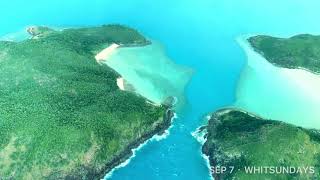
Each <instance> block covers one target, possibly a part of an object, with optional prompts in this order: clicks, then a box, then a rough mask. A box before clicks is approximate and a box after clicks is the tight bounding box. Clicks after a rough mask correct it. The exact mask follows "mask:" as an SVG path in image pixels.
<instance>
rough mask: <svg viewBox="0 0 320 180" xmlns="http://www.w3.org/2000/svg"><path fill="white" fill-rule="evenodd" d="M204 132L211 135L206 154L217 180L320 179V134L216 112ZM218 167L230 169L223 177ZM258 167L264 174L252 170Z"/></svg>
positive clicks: (242, 113) (234, 112) (242, 114)
mask: <svg viewBox="0 0 320 180" xmlns="http://www.w3.org/2000/svg"><path fill="white" fill-rule="evenodd" d="M204 129H206V130H207V134H206V136H205V137H206V142H205V144H204V145H203V148H202V151H203V153H204V154H206V155H207V156H208V157H209V161H210V165H211V166H212V168H213V169H212V175H213V177H214V178H215V179H216V180H221V179H223V180H224V179H319V177H320V171H319V168H320V131H318V130H313V129H304V128H301V127H296V126H293V125H290V124H286V123H283V122H280V121H274V120H266V119H262V118H260V117H257V116H255V115H253V114H250V113H248V112H245V111H242V110H237V109H222V110H220V111H217V112H215V113H214V114H212V115H211V117H210V120H209V124H208V126H206V127H205V128H204ZM216 167H226V171H225V172H223V173H221V172H219V169H218V170H217V169H216ZM254 167H256V168H257V169H259V167H260V168H261V169H260V172H259V170H256V171H255V173H254V171H249V170H248V169H249V168H251V170H252V168H254ZM245 168H247V172H246V169H245ZM263 168H265V169H263ZM281 168H282V169H281ZM290 168H291V169H290ZM272 169H273V170H272ZM287 169H289V172H288V173H287V172H286V170H287ZM213 171H216V173H214V172H213Z"/></svg>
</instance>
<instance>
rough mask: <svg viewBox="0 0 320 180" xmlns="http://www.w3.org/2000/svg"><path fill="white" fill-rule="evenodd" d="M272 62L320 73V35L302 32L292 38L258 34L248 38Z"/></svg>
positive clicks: (285, 66) (255, 48) (281, 65)
mask: <svg viewBox="0 0 320 180" xmlns="http://www.w3.org/2000/svg"><path fill="white" fill-rule="evenodd" d="M248 41H249V43H250V44H251V46H252V47H253V48H254V50H255V51H257V52H258V53H260V54H261V55H263V56H264V57H265V58H266V59H267V60H268V61H269V62H270V63H272V64H274V65H277V66H279V67H284V68H290V69H298V68H301V69H306V70H309V71H311V72H313V73H316V74H319V73H320V36H315V35H310V34H300V35H296V36H293V37H291V38H277V37H272V36H265V35H258V36H253V37H250V38H249V39H248Z"/></svg>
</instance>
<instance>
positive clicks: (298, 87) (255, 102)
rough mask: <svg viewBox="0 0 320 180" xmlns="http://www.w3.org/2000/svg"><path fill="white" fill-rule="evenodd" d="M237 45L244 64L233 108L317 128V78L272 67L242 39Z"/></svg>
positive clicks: (319, 122)
mask: <svg viewBox="0 0 320 180" xmlns="http://www.w3.org/2000/svg"><path fill="white" fill-rule="evenodd" d="M238 43H239V44H240V46H241V47H242V48H243V49H244V51H245V53H246V55H247V58H248V64H247V66H246V67H245V68H244V70H243V72H242V74H241V77H240V80H239V83H238V87H237V101H236V103H235V104H234V105H235V106H236V107H238V108H241V109H244V110H247V111H249V112H252V113H254V114H257V115H259V116H261V117H263V118H268V119H274V120H281V121H285V122H287V123H291V124H294V125H298V126H302V127H306V128H319V127H320V111H319V108H318V107H320V96H319V95H318V94H319V93H318V92H320V76H319V75H317V74H314V73H311V72H309V71H306V70H303V69H287V68H281V67H277V66H274V65H272V64H271V63H269V62H268V61H267V60H266V59H265V58H264V57H263V56H261V55H260V54H258V53H257V52H255V51H254V50H253V48H252V47H251V46H250V44H249V43H248V41H247V40H246V38H243V37H241V38H239V39H238Z"/></svg>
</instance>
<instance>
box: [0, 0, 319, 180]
mask: <svg viewBox="0 0 320 180" xmlns="http://www.w3.org/2000/svg"><path fill="white" fill-rule="evenodd" d="M319 8H320V2H317V0H309V1H301V0H283V1H278V0H261V1H255V0H242V1H240V0H174V1H173V0H154V1H150V0H90V1H88V0H68V1H67V2H66V1H65V0H48V1H40V0H29V1H22V0H11V1H8V2H0V35H2V34H6V33H8V32H15V31H19V30H21V29H22V28H24V27H25V26H27V25H50V26H83V25H100V24H107V23H121V24H127V25H129V26H131V27H134V28H137V29H139V30H140V31H142V33H144V34H145V35H147V36H148V37H150V38H152V39H155V40H158V41H160V42H161V43H163V44H164V45H165V47H166V48H167V52H168V56H170V58H171V59H173V60H174V61H175V62H176V63H179V64H183V65H187V66H189V67H192V68H193V69H195V71H196V73H195V75H194V77H193V79H192V81H191V83H190V84H189V86H188V88H187V90H186V96H187V98H188V100H189V103H190V105H189V106H187V107H185V110H184V111H182V112H178V116H179V118H178V119H176V121H175V122H174V127H173V128H172V129H171V132H170V136H169V137H168V138H167V139H165V140H162V141H153V142H151V143H148V144H147V145H146V146H144V147H143V148H142V149H141V150H140V151H139V152H138V153H137V156H136V157H135V158H133V159H132V160H131V162H130V163H129V164H128V165H127V166H126V167H124V168H121V169H119V170H117V171H115V172H114V174H113V176H112V179H120V180H125V179H208V178H209V175H208V169H207V167H206V164H205V161H204V160H203V158H202V157H201V155H200V144H199V143H198V142H196V140H195V139H194V138H193V137H192V136H191V134H190V133H191V132H192V131H194V130H195V129H196V128H197V127H198V126H200V125H201V124H202V123H204V120H203V117H204V116H205V115H206V114H207V113H209V112H212V111H214V110H216V109H217V108H219V107H223V106H226V105H229V104H231V103H233V102H234V100H235V89H236V84H237V80H238V78H239V75H240V72H241V70H242V68H243V67H244V65H245V62H246V59H245V55H244V52H243V51H242V50H241V49H240V47H239V46H238V45H237V43H236V41H235V38H236V37H237V36H239V35H243V34H251V33H255V34H256V33H267V34H275V35H284V36H287V35H292V34H295V33H300V32H301V33H316V34H319V33H320V25H319V23H318V19H319V15H320V13H319V11H318V9H319Z"/></svg>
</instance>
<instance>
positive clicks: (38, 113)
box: [0, 25, 173, 179]
mask: <svg viewBox="0 0 320 180" xmlns="http://www.w3.org/2000/svg"><path fill="white" fill-rule="evenodd" d="M28 32H29V33H30V34H31V35H32V36H33V37H32V38H30V39H27V40H24V41H22V42H10V41H0V74H1V79H0V179H100V178H102V177H103V176H104V175H105V174H106V173H107V172H108V171H110V170H111V169H112V168H113V167H115V166H116V165H118V164H120V163H121V162H123V161H125V160H126V159H127V158H128V157H129V156H130V155H131V153H132V152H131V149H132V148H135V147H137V146H138V145H139V144H140V143H142V142H144V141H145V140H147V139H149V138H151V137H152V136H153V135H155V134H158V133H162V132H163V131H164V130H165V129H167V128H168V127H169V126H170V123H171V118H172V116H173V112H172V111H171V110H170V109H169V107H168V106H165V105H162V106H155V105H153V104H152V103H150V102H148V100H147V99H145V98H144V97H141V96H139V95H137V94H135V93H133V92H129V91H121V90H119V88H118V86H117V84H116V79H117V78H119V74H118V73H116V72H115V71H114V70H112V69H111V68H109V67H107V66H106V65H99V64H98V63H97V62H96V60H95V59H94V57H95V55H96V54H97V53H98V52H99V51H101V50H102V49H104V48H106V47H108V46H109V45H110V44H112V43H117V44H119V45H121V46H125V47H130V46H144V45H147V44H150V41H148V40H147V39H146V38H145V37H143V36H142V35H141V34H140V33H139V32H137V31H136V30H134V29H131V28H128V27H125V26H121V25H105V26H101V27H87V28H78V29H65V30H59V31H56V30H53V29H50V28H47V27H32V28H29V29H28Z"/></svg>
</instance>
